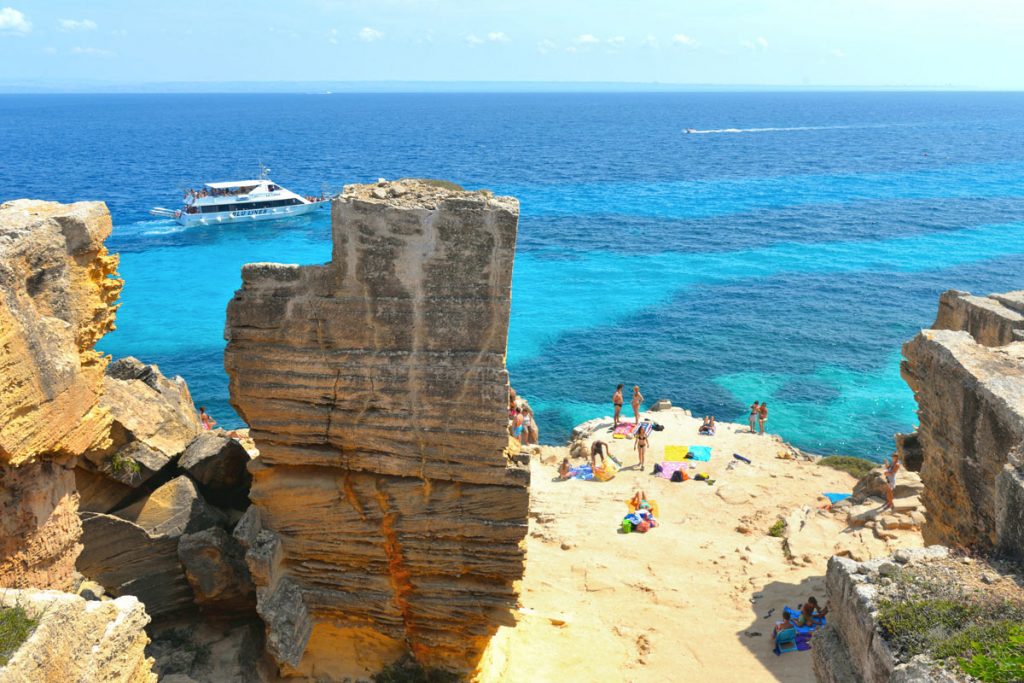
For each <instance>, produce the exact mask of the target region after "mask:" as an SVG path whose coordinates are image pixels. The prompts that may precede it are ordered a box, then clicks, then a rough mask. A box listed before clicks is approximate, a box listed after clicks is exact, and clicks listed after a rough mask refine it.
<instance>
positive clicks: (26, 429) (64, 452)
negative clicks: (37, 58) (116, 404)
mask: <svg viewBox="0 0 1024 683" xmlns="http://www.w3.org/2000/svg"><path fill="white" fill-rule="evenodd" d="M110 230H111V222H110V214H109V213H108V212H107V209H106V207H105V206H104V205H103V204H102V203H99V202H82V203H78V204H56V203H53V202H40V201H30V200H18V201H13V202H7V203H5V204H3V205H0V587H5V588H10V587H13V588H27V587H36V588H56V589H60V590H68V589H69V588H70V587H71V584H72V583H73V580H74V568H75V559H76V558H77V557H78V553H79V552H80V551H81V544H80V538H81V534H82V526H81V523H80V522H79V520H78V493H77V492H76V489H75V477H74V473H73V471H72V469H71V468H72V467H73V466H74V461H75V458H76V457H77V456H78V455H80V454H81V453H83V452H84V451H85V450H86V449H87V448H89V447H92V446H96V445H102V443H103V441H104V440H105V439H107V438H108V432H109V430H110V424H111V421H110V415H109V414H108V413H107V411H106V410H104V409H103V408H102V407H100V406H99V405H98V399H99V396H100V393H101V392H102V389H103V371H104V369H105V368H106V366H107V358H106V357H105V356H103V355H102V354H100V353H99V352H97V351H96V350H95V349H94V346H95V344H96V342H97V341H98V340H99V339H100V337H102V336H103V335H104V334H105V333H106V332H107V331H108V330H110V329H112V328H113V326H114V312H115V310H116V308H117V307H116V305H115V301H116V300H117V297H118V294H119V293H120V291H121V281H120V280H119V279H115V278H114V277H112V276H113V275H114V273H115V271H116V270H117V256H115V255H111V254H108V253H107V250H106V247H104V245H103V241H104V239H105V238H106V237H107V235H109V234H110Z"/></svg>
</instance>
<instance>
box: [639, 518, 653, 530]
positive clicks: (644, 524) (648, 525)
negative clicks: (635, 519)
mask: <svg viewBox="0 0 1024 683" xmlns="http://www.w3.org/2000/svg"><path fill="white" fill-rule="evenodd" d="M650 528H651V523H650V522H648V521H647V520H646V519H645V520H644V521H642V522H640V523H639V524H637V525H636V530H637V531H638V532H640V533H641V534H646V533H647V531H648V529H650Z"/></svg>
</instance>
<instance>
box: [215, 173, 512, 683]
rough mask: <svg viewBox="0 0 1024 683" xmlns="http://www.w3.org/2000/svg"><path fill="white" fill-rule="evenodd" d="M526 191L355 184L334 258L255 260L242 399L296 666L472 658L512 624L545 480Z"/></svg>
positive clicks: (233, 353)
mask: <svg viewBox="0 0 1024 683" xmlns="http://www.w3.org/2000/svg"><path fill="white" fill-rule="evenodd" d="M518 214H519V205H518V202H517V201H516V200H515V199H513V198H510V197H494V196H492V195H491V193H489V192H462V191H453V190H449V189H445V188H443V187H439V186H438V185H437V184H433V183H427V182H423V181H398V182H395V183H380V184H377V185H356V186H348V187H346V188H345V192H344V194H343V196H342V197H341V198H339V199H338V200H336V201H335V202H334V207H333V239H334V250H333V255H332V259H331V262H330V263H327V264H325V265H317V266H295V265H280V264H267V263H257V264H250V265H247V266H246V267H245V268H244V269H243V270H242V288H241V289H240V290H239V291H238V292H237V293H236V294H235V297H234V299H233V300H232V301H231V303H230V304H229V306H228V319H227V324H226V328H225V336H226V338H227V341H228V345H227V350H226V353H225V366H226V368H227V371H228V374H229V375H230V378H231V385H230V388H231V400H232V404H233V405H234V406H235V408H236V409H237V410H238V412H239V413H240V414H241V415H242V417H243V418H244V419H245V420H246V422H248V423H249V425H250V427H251V429H252V431H251V435H252V437H253V439H254V440H255V441H256V444H257V446H258V447H259V450H260V457H259V458H258V459H257V460H255V461H253V464H252V465H251V469H252V470H253V475H254V479H253V484H252V489H251V498H252V500H253V503H254V504H253V506H252V507H251V508H250V511H249V512H248V513H247V514H246V517H245V518H243V520H242V521H241V522H240V523H239V526H238V528H237V529H236V532H235V534H236V536H238V537H239V538H240V539H241V540H242V542H243V544H245V545H247V546H248V553H247V561H248V563H249V566H250V569H251V572H252V574H253V578H254V581H255V582H256V584H257V595H258V605H259V612H260V615H261V616H262V618H263V620H264V621H265V622H266V628H267V642H268V649H269V650H270V651H271V653H272V654H273V655H274V656H275V658H276V659H277V661H278V663H279V664H280V666H281V670H282V673H283V674H285V675H291V676H300V677H308V678H316V679H317V680H341V679H343V678H344V677H345V676H352V677H360V676H362V677H365V675H366V674H367V673H368V672H372V671H375V670H377V669H379V668H380V667H381V666H383V665H386V664H388V663H390V662H391V661H393V660H394V659H395V658H397V657H398V656H399V655H400V654H402V653H403V652H411V653H412V654H413V656H415V657H416V658H417V659H418V660H419V661H420V662H421V663H423V664H425V665H429V666H443V667H447V668H450V669H453V670H457V671H468V670H470V669H472V668H473V667H474V666H475V664H476V662H477V660H478V659H479V657H480V654H481V652H482V650H483V648H484V646H485V645H486V643H487V641H488V639H489V638H490V636H491V635H492V634H493V632H494V631H495V630H496V628H497V627H498V626H499V625H501V624H506V623H511V610H510V608H512V607H514V605H515V602H516V589H515V587H514V585H513V584H514V582H515V581H517V580H518V579H519V578H520V577H521V576H522V572H523V553H524V550H523V547H522V544H521V542H522V540H523V537H524V535H525V533H526V528H527V527H526V524H527V512H528V503H529V491H528V485H529V474H528V470H526V468H525V467H523V466H522V465H521V464H516V463H514V462H512V461H510V460H509V458H508V457H507V456H506V455H505V454H504V449H505V448H506V447H507V445H508V433H507V429H506V426H507V412H506V411H507V391H508V374H507V372H506V370H505V350H506V340H507V332H508V320H509V305H510V293H511V279H512V263H513V257H514V252H515V239H516V228H517V222H518Z"/></svg>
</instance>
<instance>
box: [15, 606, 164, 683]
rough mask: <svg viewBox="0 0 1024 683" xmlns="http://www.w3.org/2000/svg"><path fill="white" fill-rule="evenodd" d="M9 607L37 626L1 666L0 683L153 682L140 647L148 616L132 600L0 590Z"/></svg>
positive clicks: (147, 663) (152, 675)
mask: <svg viewBox="0 0 1024 683" xmlns="http://www.w3.org/2000/svg"><path fill="white" fill-rule="evenodd" d="M13 606H20V607H21V608H22V609H24V610H25V612H26V613H27V615H28V616H29V617H30V618H32V619H36V620H38V625H37V626H36V627H35V629H34V630H33V631H32V633H31V635H29V637H28V639H27V640H25V642H24V643H22V645H21V646H20V647H19V648H18V649H17V650H15V651H14V652H13V653H12V654H11V655H10V657H9V659H8V661H7V662H6V663H5V665H4V666H0V682H2V683H96V682H98V681H105V682H108V683H156V680H157V677H156V674H155V673H153V672H152V668H151V667H152V665H153V660H152V659H149V658H148V657H147V656H146V651H145V649H146V643H148V642H149V638H148V637H147V636H146V631H145V626H146V624H148V623H149V621H150V618H149V615H147V614H146V610H145V609H144V607H143V605H142V603H140V602H139V601H138V600H137V599H136V598H134V597H132V596H124V597H120V598H117V599H116V600H103V601H87V600H84V599H83V598H81V597H79V596H77V595H72V594H69V593H61V592H58V591H40V590H12V589H7V590H4V591H3V592H2V593H0V607H13Z"/></svg>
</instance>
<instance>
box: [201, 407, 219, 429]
mask: <svg viewBox="0 0 1024 683" xmlns="http://www.w3.org/2000/svg"><path fill="white" fill-rule="evenodd" d="M199 421H200V422H201V423H202V425H203V429H213V425H215V424H217V421H216V420H214V419H213V418H212V417H210V414H209V413H207V412H206V408H204V407H203V406H199Z"/></svg>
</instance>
